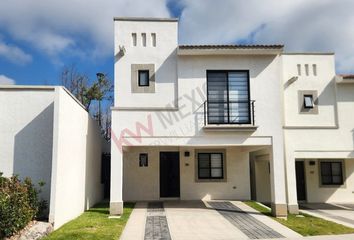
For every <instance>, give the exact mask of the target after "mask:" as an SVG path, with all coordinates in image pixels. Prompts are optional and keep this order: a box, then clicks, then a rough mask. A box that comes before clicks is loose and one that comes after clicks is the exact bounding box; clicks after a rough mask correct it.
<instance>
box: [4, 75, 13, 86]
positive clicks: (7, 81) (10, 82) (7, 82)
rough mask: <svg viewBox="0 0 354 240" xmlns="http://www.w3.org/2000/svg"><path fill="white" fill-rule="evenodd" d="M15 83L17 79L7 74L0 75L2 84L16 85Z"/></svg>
mask: <svg viewBox="0 0 354 240" xmlns="http://www.w3.org/2000/svg"><path fill="white" fill-rule="evenodd" d="M15 83H16V81H15V80H13V79H11V78H9V77H6V76H5V75H0V85H14V84H15Z"/></svg>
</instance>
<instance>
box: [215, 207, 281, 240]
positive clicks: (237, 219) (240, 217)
mask: <svg viewBox="0 0 354 240" xmlns="http://www.w3.org/2000/svg"><path fill="white" fill-rule="evenodd" d="M208 204H209V205H210V206H211V207H212V208H214V209H215V210H217V211H218V212H219V213H220V214H221V215H222V216H224V217H225V218H226V219H227V220H228V221H229V222H230V223H232V224H233V225H234V226H235V227H237V228H238V229H240V230H241V231H242V232H243V233H244V234H246V235H247V237H249V238H250V239H268V238H282V237H284V236H283V235H281V234H280V233H278V232H277V231H275V230H274V229H272V228H270V227H268V226H267V225H265V224H264V223H262V222H261V221H259V220H257V219H256V218H254V217H253V216H251V215H250V214H247V213H246V212H244V211H242V210H241V209H240V208H238V207H236V206H235V205H234V204H232V203H230V202H208Z"/></svg>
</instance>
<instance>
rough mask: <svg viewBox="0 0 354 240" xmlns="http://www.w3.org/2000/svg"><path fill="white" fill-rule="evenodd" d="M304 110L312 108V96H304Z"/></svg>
mask: <svg viewBox="0 0 354 240" xmlns="http://www.w3.org/2000/svg"><path fill="white" fill-rule="evenodd" d="M304 108H313V96H312V95H304Z"/></svg>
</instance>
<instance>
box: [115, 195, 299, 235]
mask: <svg viewBox="0 0 354 240" xmlns="http://www.w3.org/2000/svg"><path fill="white" fill-rule="evenodd" d="M283 236H284V237H292V238H297V237H300V235H299V234H297V233H295V232H294V231H292V230H290V229H288V228H286V227H285V226H283V225H281V224H280V223H278V222H276V221H274V220H272V219H271V218H269V217H267V216H264V215H262V214H260V213H258V212H257V211H255V210H254V209H252V208H250V207H248V206H247V205H245V204H243V203H242V202H238V201H232V202H226V201H211V202H206V203H204V202H202V201H166V202H164V203H162V202H152V203H144V202H140V203H137V204H136V206H135V208H134V210H133V212H132V214H131V216H130V218H129V220H128V223H127V225H126V227H125V229H124V231H123V234H122V236H121V239H122V240H133V239H134V240H139V239H141V240H143V239H146V240H150V239H166V240H168V239H174V240H180V239H181V240H182V239H183V240H189V239H190V240H192V239H193V240H198V239H203V240H206V239H215V240H217V239H225V240H227V239H230V240H231V239H250V238H251V239H255V238H273V239H274V238H280V237H283Z"/></svg>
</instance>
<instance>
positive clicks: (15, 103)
mask: <svg viewBox="0 0 354 240" xmlns="http://www.w3.org/2000/svg"><path fill="white" fill-rule="evenodd" d="M53 109H54V88H53V87H22V86H0V172H3V173H4V176H6V177H9V176H12V175H13V174H17V175H19V177H20V178H24V177H30V178H31V179H32V180H33V183H34V184H35V185H37V183H38V182H39V181H44V182H45V185H44V187H43V188H42V193H41V197H42V198H43V199H45V200H47V201H48V202H49V200H50V186H51V169H52V145H53ZM37 187H38V185H37Z"/></svg>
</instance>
